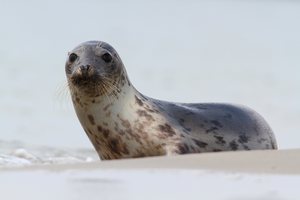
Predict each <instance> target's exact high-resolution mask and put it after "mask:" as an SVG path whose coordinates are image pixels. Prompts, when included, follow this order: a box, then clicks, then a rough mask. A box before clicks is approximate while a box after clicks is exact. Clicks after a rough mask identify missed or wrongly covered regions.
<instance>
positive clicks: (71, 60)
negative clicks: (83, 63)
mask: <svg viewBox="0 0 300 200" xmlns="http://www.w3.org/2000/svg"><path fill="white" fill-rule="evenodd" d="M77 58H78V56H77V55H76V54H75V53H71V54H70V55H69V62H70V63H73V62H75V60H76V59H77Z"/></svg>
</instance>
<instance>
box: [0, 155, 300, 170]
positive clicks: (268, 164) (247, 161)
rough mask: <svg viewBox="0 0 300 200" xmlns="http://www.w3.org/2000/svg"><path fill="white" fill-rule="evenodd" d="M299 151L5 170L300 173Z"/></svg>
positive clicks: (179, 157) (153, 158)
mask: <svg viewBox="0 0 300 200" xmlns="http://www.w3.org/2000/svg"><path fill="white" fill-rule="evenodd" d="M299 158H300V149H293V150H267V151H266V150H265V151H241V152H219V153H203V154H189V155H180V156H168V157H148V158H136V159H123V160H111V161H96V162H89V163H78V164H58V165H30V166H24V167H17V168H3V169H2V170H5V171H15V170H18V171H19V170H21V171H24V170H26V171H33V170H49V171H68V170H92V169H93V170H99V169H199V170H217V171H228V172H243V173H267V174H295V175H297V174H300V159H299Z"/></svg>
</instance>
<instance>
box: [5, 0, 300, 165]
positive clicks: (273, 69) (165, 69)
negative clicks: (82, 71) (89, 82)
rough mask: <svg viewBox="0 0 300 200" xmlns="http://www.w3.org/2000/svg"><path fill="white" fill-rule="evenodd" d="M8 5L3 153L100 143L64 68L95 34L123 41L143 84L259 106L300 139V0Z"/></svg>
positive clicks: (184, 97) (284, 134) (285, 135)
mask: <svg viewBox="0 0 300 200" xmlns="http://www.w3.org/2000/svg"><path fill="white" fill-rule="evenodd" d="M0 3H1V7H0V24H1V31H0V38H1V45H0V55H1V59H0V69H1V73H0V94H1V96H0V97H1V98H0V113H1V114H0V123H1V129H0V130H1V132H0V154H1V153H2V160H3V158H4V157H5V156H7V155H15V156H18V155H19V154H18V153H17V154H16V153H15V151H16V150H17V151H20V148H22V149H23V150H24V148H25V150H24V151H28V149H33V150H32V151H33V153H34V154H38V155H41V156H40V157H43V156H44V155H46V153H50V154H49V155H53V154H51V153H53V152H54V149H56V148H57V149H61V150H62V152H64V151H65V149H73V150H74V151H72V150H71V152H78V151H79V150H80V149H92V145H91V144H90V142H89V141H88V138H87V136H86V135H85V133H84V132H83V130H82V128H81V127H80V124H79V121H78V120H77V117H76V115H75V112H74V110H73V107H72V104H71V100H70V98H69V96H68V92H67V88H66V79H65V73H64V62H65V59H66V56H67V52H68V51H69V50H71V49H73V48H74V47H75V46H76V45H78V44H79V43H81V42H84V41H87V40H103V41H106V42H108V43H110V44H111V45H113V46H114V47H115V49H116V50H117V51H118V52H119V54H120V56H121V58H122V59H123V62H124V64H125V66H126V68H127V72H128V75H129V77H130V79H131V82H132V83H133V84H134V85H135V87H136V88H137V89H138V90H139V91H140V92H142V93H144V94H146V95H148V96H151V97H154V98H158V99H164V100H169V101H177V102H231V103H239V104H244V105H247V106H250V107H252V108H253V109H255V110H256V111H258V112H259V113H260V114H261V115H263V116H264V117H265V118H266V120H267V121H268V122H269V123H270V125H271V127H272V128H273V130H274V132H275V134H276V136H277V140H278V144H279V148H281V149H286V148H299V147H300V134H299V128H300V125H299V120H300V103H299V102H300V92H299V89H300V59H299V52H300V37H299V35H300V26H299V19H300V2H299V1H280V0H278V1H267V0H265V1H255V0H253V1H251V0H247V1H246V0H245V1H232V0H226V1H215V0H213V1H208V0H207V1H197V0H188V1H147V2H141V1H133V0H131V1H126V2H125V1H117V0H114V1H95V0H87V1H76V0H72V1H69V0H68V1H58V0H52V1H30V0H29V1H4V0H1V1H0ZM37 146H38V149H39V150H38V151H37V150H36V147H37ZM46 147H47V148H46ZM48 147H49V148H48ZM34 149H35V150H34ZM41 149H43V150H42V153H41ZM23 150H21V152H22V151H23ZM83 151H85V150H83ZM11 152H14V153H11ZM31 153H32V152H31ZM79 154H80V155H81V153H79ZM79 154H77V155H75V156H74V157H76V156H77V157H78V156H79ZM26 155H27V154H26ZM60 155H61V154H60ZM64 155H65V154H64ZM91 156H92V157H93V156H95V154H94V153H93V152H90V154H89V156H86V157H84V158H83V159H82V160H83V161H85V160H87V159H88V158H89V157H91ZM50 157H51V156H50ZM79 157H80V156H79ZM80 158H81V157H80ZM0 159H1V157H0ZM0 164H1V162H0Z"/></svg>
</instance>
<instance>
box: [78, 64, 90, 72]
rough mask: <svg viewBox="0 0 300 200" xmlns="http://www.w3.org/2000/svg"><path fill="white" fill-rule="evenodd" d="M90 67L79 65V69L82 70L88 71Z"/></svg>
mask: <svg viewBox="0 0 300 200" xmlns="http://www.w3.org/2000/svg"><path fill="white" fill-rule="evenodd" d="M90 68H91V66H90V65H81V66H80V70H81V71H82V72H83V71H84V72H87V71H89V69H90Z"/></svg>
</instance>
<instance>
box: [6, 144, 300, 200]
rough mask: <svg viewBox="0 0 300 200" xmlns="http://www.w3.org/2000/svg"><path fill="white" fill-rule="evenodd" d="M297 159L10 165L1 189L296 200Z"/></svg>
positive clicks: (223, 156) (265, 155)
mask: <svg viewBox="0 0 300 200" xmlns="http://www.w3.org/2000/svg"><path fill="white" fill-rule="evenodd" d="M299 157H300V150H299V149H295V150H277V151H248V152H225V153H223V152H222V153H203V154H194V155H183V156H172V157H151V158H140V159H128V160H114V161H98V162H90V163H77V164H50V165H49V164H48V165H30V166H23V167H13V168H12V167H7V168H2V169H1V171H0V188H1V193H2V196H3V195H4V197H6V198H5V199H20V198H23V197H24V196H25V197H26V198H25V199H33V200H34V199H40V198H41V197H43V199H53V198H55V199H86V198H89V199H120V198H122V199H153V198H155V199H182V198H189V199H198V197H199V195H200V194H201V196H202V197H203V198H205V199H218V200H219V199H220V200H221V199H222V200H223V199H224V200H227V199H251V200H256V199H257V200H262V199H298V198H299V197H300V195H299V194H298V186H299V185H300V159H299ZM15 190H17V191H18V192H13V191H15Z"/></svg>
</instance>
